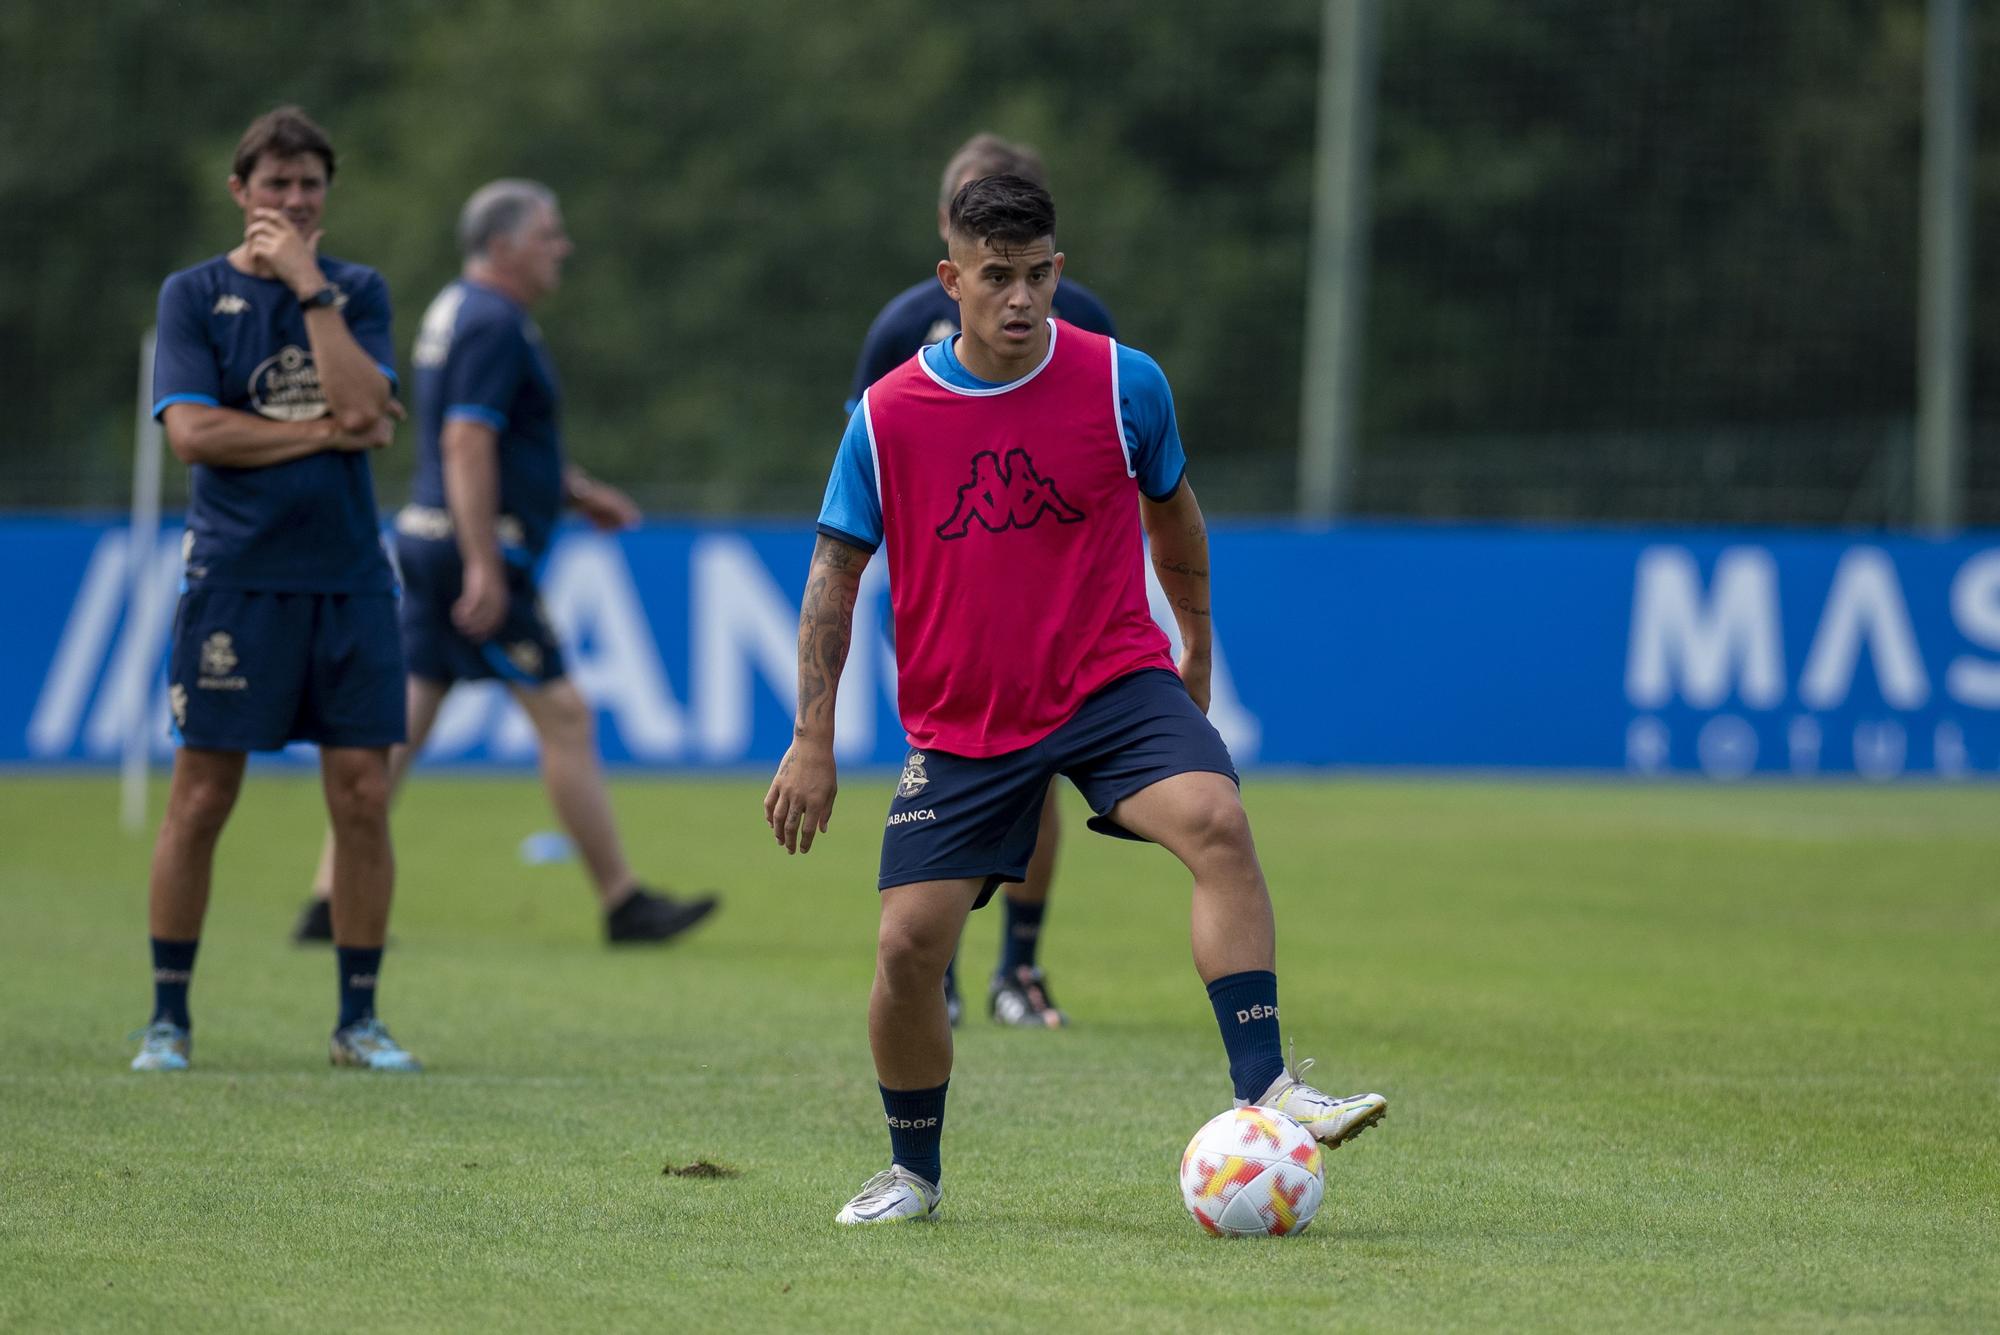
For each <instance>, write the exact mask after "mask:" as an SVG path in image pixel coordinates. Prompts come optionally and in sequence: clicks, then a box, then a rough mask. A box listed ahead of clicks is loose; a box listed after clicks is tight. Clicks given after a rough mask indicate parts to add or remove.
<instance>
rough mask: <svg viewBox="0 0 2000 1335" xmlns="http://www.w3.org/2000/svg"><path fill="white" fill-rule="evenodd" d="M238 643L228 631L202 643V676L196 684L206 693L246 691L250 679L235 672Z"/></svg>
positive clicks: (221, 631)
mask: <svg viewBox="0 0 2000 1335" xmlns="http://www.w3.org/2000/svg"><path fill="white" fill-rule="evenodd" d="M239 661H240V660H239V659H238V658H237V657H236V641H235V639H234V638H233V637H232V636H231V635H230V634H229V632H228V631H226V630H218V631H216V632H215V633H214V634H213V635H210V636H209V637H208V638H207V639H205V640H203V641H202V642H201V674H200V675H199V676H197V677H196V678H195V679H194V684H195V685H196V686H198V687H200V688H201V689H202V690H204V691H245V690H248V689H250V679H249V678H247V677H245V676H242V675H241V674H240V673H238V672H236V671H235V668H236V664H237V663H238V662H239Z"/></svg>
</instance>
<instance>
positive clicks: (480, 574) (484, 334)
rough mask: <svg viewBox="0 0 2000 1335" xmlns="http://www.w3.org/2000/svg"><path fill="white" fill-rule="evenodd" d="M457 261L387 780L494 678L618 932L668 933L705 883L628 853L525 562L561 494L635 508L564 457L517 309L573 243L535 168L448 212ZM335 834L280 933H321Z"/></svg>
mask: <svg viewBox="0 0 2000 1335" xmlns="http://www.w3.org/2000/svg"><path fill="white" fill-rule="evenodd" d="M458 242H459V249H460V251H461V252H462V253H463V255H464V257H465V260H464V267H463V269H462V270H461V272H460V275H459V277H458V279H457V280H456V281H454V282H452V283H451V284H450V285H448V286H447V287H446V288H445V289H444V290H443V291H442V292H440V293H438V295H437V297H436V299H435V300H433V301H432V302H431V304H430V307H429V309H427V310H426V311H425V312H424V318H423V325H422V327H421V329H420V330H419V331H418V334H417V344H416V350H415V353H414V356H413V358H412V362H413V365H414V368H415V375H416V390H417V431H418V436H417V450H418V454H417V475H416V481H415V484H414V488H413V490H414V493H415V494H414V498H413V499H412V501H411V503H410V504H409V505H407V506H405V507H404V508H403V510H402V511H401V512H400V513H398V514H397V516H396V560H397V564H398V565H399V566H400V567H401V569H402V575H403V585H404V592H403V613H402V634H403V648H404V652H405V654H407V656H408V658H409V673H410V676H409V697H408V707H409V721H410V735H409V742H408V744H407V745H405V746H399V747H397V748H396V751H395V753H394V756H393V757H392V761H391V768H390V783H391V785H392V786H393V785H395V784H398V783H400V782H401V781H402V778H403V776H404V775H405V774H406V773H408V771H409V767H410V762H411V760H412V758H413V757H414V756H415V755H416V753H417V752H418V751H420V750H421V749H422V748H423V745H424V741H425V739H427V738H428V737H429V736H430V731H431V728H432V726H433V725H434V724H435V723H436V722H437V717H438V710H439V709H440V708H441V707H442V706H443V704H444V701H445V697H446V696H447V695H449V694H450V692H451V689H452V686H453V685H454V684H456V683H458V682H461V681H477V680H487V679H497V680H499V681H501V682H503V683H505V684H506V686H507V689H508V690H509V692H511V693H512V695H513V697H514V699H515V700H517V701H518V702H519V703H520V705H521V708H522V709H523V710H524V711H525V712H526V713H527V715H528V719H529V721H530V722H531V723H532V724H533V725H534V729H535V737H536V740H537V742H538V743H539V750H540V755H541V767H542V781H543V784H544V786H545V787H546V788H547V790H548V795H549V802H550V805H551V806H553V807H554V808H555V813H556V816H557V818H558V819H559V820H560V821H561V822H562V825H563V828H564V830H566V831H567V832H568V834H569V837H570V839H571V841H572V842H573V843H574V844H575V845H576V847H577V849H578V850H579V852H580V853H581V854H582V857H583V862H584V866H585V869H586V870H587V872H588V873H589V876H590V880H591V883H592V886H593V888H594V889H595V891H596V894H597V899H598V904H599V906H600V908H601V909H602V912H603V917H604V933H605V937H606V938H607V939H608V940H609V941H610V942H611V943H612V944H614V945H617V944H625V943H644V942H663V941H670V940H672V939H674V938H675V937H677V936H679V935H680V934H681V933H683V932H685V931H687V930H688V929H689V928H691V927H693V926H695V924H697V923H699V922H701V920H702V919H704V918H706V917H707V916H708V915H709V914H710V913H711V912H713V911H714V909H715V907H716V903H717V901H716V898H715V896H713V895H702V896H698V897H695V898H689V899H677V898H675V897H674V896H672V895H669V894H667V893H665V892H662V891H658V890H650V889H647V888H646V887H645V886H643V885H641V884H640V883H639V881H638V880H637V878H636V877H635V876H634V875H633V873H632V868H631V866H630V865H629V864H628V863H627V862H626V861H625V850H624V847H623V845H622V843H621V842H620V840H619V837H618V827H617V823H616V822H615V820H614V819H613V817H612V814H611V799H610V796H609V794H608V793H607V792H606V791H605V786H604V773H603V768H602V766H601V764H600V762H599V760H598V755H597V733H596V725H595V719H594V716H593V714H592V711H591V707H590V704H589V702H588V701H586V700H585V699H584V698H583V694H582V692H580V691H578V690H577V688H576V685H575V683H573V682H572V681H570V679H569V677H568V676H567V675H566V673H565V671H564V666H563V655H562V647H561V646H560V645H559V644H558V643H557V642H556V637H555V633H554V631H553V630H551V629H550V626H549V622H548V618H547V616H546V615H545V614H544V612H543V609H542V602H541V595H540V593H539V591H538V590H537V588H536V574H537V572H538V571H539V570H540V568H541V565H542V562H543V560H544V559H545V558H546V557H547V555H548V550H549V545H550V542H551V540H552V539H553V538H554V535H555V528H556V521H557V519H558V517H559V516H560V515H561V513H562V508H563V506H564V504H565V503H567V504H569V505H570V506H573V507H574V508H575V509H576V511H577V512H578V513H579V514H581V515H582V516H583V517H584V518H585V519H587V520H589V521H590V523H591V524H592V525H594V526H595V527H597V528H599V529H601V530H604V531H606V532H616V531H618V530H621V529H628V528H631V527H633V526H634V525H635V524H637V523H638V522H639V509H638V507H637V506H636V505H634V504H633V503H632V501H631V499H630V498H629V497H627V496H626V495H625V493H623V492H622V491H619V490H618V489H616V488H615V487H610V486H607V485H605V484H604V483H602V482H598V481H596V480H594V479H593V478H591V477H590V476H589V475H588V474H586V473H585V472H584V471H583V470H582V469H581V468H579V467H577V466H576V465H575V464H573V463H570V462H568V461H567V460H565V458H564V456H563V445H562V430H561V415H562V414H561V409H562V394H561V390H560V387H559V385H558V382H557V380H556V372H555V366H554V363H553V362H551V360H550V359H549V354H548V349H547V348H546V347H545V346H544V345H543V342H542V334H541V330H540V329H539V328H537V327H536V325H535V322H534V320H533V318H532V317H531V316H530V314H529V312H530V311H531V310H532V309H533V308H534V307H535V306H536V305H537V304H539V303H540V302H541V301H542V300H543V299H544V298H546V297H548V296H549V295H550V294H551V293H553V292H554V291H555V290H556V288H557V287H558V286H559V285H560V284H561V282H562V266H563V261H564V260H565V259H566V258H568V256H569V254H570V251H571V250H572V249H573V246H572V245H571V242H570V238H569V235H568V233H567V232H566V231H565V230H564V228H563V219H562V210H561V207H560V205H559V204H558V202H557V200H556V196H555V194H554V193H553V192H552V191H550V190H549V188H548V187H547V186H544V185H541V184H539V183H538V182H535V181H523V180H500V181H493V182H491V183H489V184H487V185H484V186H481V187H480V188H479V189H478V190H476V191H474V192H473V194H472V197H471V198H470V199H468V200H467V201H466V203H465V207H464V208H463V209H462V210H461V211H460V213H459V218H458ZM334 865H335V864H334V846H333V842H332V840H331V838H329V840H328V841H327V844H326V846H325V848H324V850H323V851H322V853H321V856H320V864H319V871H318V873H317V875H316V876H315V878H314V881H313V893H312V897H311V898H310V899H308V900H307V902H306V906H305V909H304V910H303V911H302V912H301V914H300V916H299V921H298V924H297V926H296V927H295V928H294V930H293V939H294V940H296V941H300V942H312V941H322V940H325V939H327V936H328V933H329V929H330V926H331V921H330V919H331V914H330V912H329V910H330V907H331V906H330V901H329V892H330V890H331V887H332V883H333V877H334Z"/></svg>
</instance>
